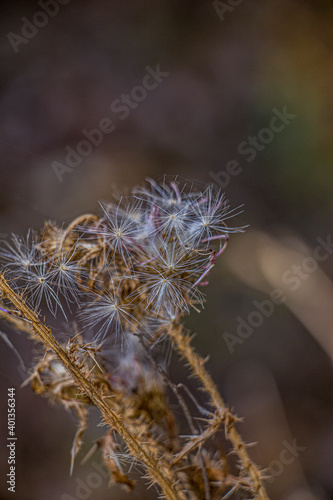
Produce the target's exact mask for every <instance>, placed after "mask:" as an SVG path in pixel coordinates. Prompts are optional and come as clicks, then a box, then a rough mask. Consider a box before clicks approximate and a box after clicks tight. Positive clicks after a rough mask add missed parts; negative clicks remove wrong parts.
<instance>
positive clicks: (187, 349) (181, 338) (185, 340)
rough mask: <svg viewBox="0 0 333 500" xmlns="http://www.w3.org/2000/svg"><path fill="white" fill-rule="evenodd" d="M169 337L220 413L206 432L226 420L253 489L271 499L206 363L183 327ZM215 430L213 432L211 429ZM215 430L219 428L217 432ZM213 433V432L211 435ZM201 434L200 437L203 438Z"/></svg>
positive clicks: (191, 445)
mask: <svg viewBox="0 0 333 500" xmlns="http://www.w3.org/2000/svg"><path fill="white" fill-rule="evenodd" d="M169 335H170V337H171V338H172V340H173V342H174V343H175V345H176V346H177V349H178V350H179V352H180V354H181V355H182V357H183V358H185V359H186V360H187V362H188V364H189V366H190V367H191V369H192V372H193V374H194V375H195V376H196V377H197V378H198V379H199V380H200V382H201V383H202V385H203V387H204V389H205V390H206V391H207V393H208V394H209V395H210V398H211V402H212V404H213V406H214V407H215V408H216V410H217V414H216V416H215V417H214V418H213V419H212V421H211V425H210V426H209V427H208V428H207V429H206V431H205V432H204V434H205V433H207V434H208V435H210V432H211V431H213V430H214V427H216V424H217V421H218V420H220V421H223V422H224V425H225V432H226V437H227V438H228V439H229V440H230V441H231V443H232V445H233V447H234V449H235V451H236V453H237V454H238V456H239V459H240V462H241V465H242V467H243V468H244V469H245V470H246V471H247V473H248V474H249V476H250V478H251V481H252V489H253V491H254V492H255V493H256V494H257V495H258V498H260V500H268V496H267V493H266V490H265V488H264V486H263V483H262V477H261V474H260V471H259V469H258V467H257V466H256V465H255V464H254V463H253V462H252V460H251V459H250V457H249V455H248V452H247V449H246V448H247V447H246V444H245V443H244V441H243V440H242V438H241V436H240V434H239V433H238V431H237V429H236V427H235V423H234V422H235V421H236V420H238V419H237V418H236V417H235V416H234V415H232V413H231V412H230V410H229V409H228V407H227V406H226V404H225V402H224V401H223V399H222V397H221V395H220V393H219V392H218V390H217V387H216V385H215V384H214V382H213V380H212V378H211V376H210V375H209V373H208V372H207V370H206V369H205V367H204V364H205V360H204V359H203V358H201V357H200V356H199V355H198V354H196V352H194V350H193V348H192V346H191V337H190V336H189V335H187V334H184V333H183V327H182V326H175V327H174V328H171V329H170V330H169ZM210 427H212V429H210ZM215 430H216V429H215ZM212 434H213V432H212ZM201 437H202V435H201V436H200V438H201ZM200 438H198V437H197V438H195V439H194V440H193V441H192V442H191V443H188V444H187V445H186V446H185V447H184V448H183V450H182V451H181V452H180V453H179V454H178V456H177V457H176V460H177V461H178V460H179V459H180V458H181V455H185V454H186V453H188V451H189V448H191V449H193V448H194V447H195V446H198V445H199V444H200Z"/></svg>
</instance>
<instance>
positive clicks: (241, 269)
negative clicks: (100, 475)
mask: <svg viewBox="0 0 333 500" xmlns="http://www.w3.org/2000/svg"><path fill="white" fill-rule="evenodd" d="M0 9H1V16H0V19H1V20H0V26H1V46H0V52H1V61H2V63H1V67H0V74H1V96H0V155H1V160H0V232H1V233H2V237H6V234H8V233H10V232H16V233H23V234H24V233H26V231H27V230H28V228H29V227H33V228H38V227H40V226H41V225H42V224H43V222H44V220H45V219H51V220H56V221H58V222H62V221H64V222H68V221H70V220H71V219H73V218H74V217H75V216H77V215H79V214H81V213H83V212H90V211H96V210H98V200H107V199H110V197H111V196H112V192H113V190H114V189H115V186H116V187H117V188H121V189H122V188H125V187H127V188H131V187H132V186H134V185H135V184H138V183H141V182H143V181H144V179H145V178H146V177H147V176H151V177H154V178H160V177H161V176H163V175H164V174H179V175H180V176H182V177H183V178H185V179H188V180H190V181H198V182H201V183H203V184H207V183H211V182H215V181H214V179H215V180H216V175H217V176H218V177H219V178H220V179H222V175H223V174H222V173H221V172H222V171H225V168H226V165H227V163H228V162H229V161H231V160H236V161H238V162H239V165H240V166H241V170H242V171H241V172H240V173H239V174H238V175H235V176H233V177H232V178H231V180H230V183H229V184H228V185H225V191H226V193H227V196H228V198H229V199H230V202H231V204H232V206H237V205H240V204H244V213H243V214H242V215H240V216H239V217H237V221H236V220H235V221H234V223H235V224H239V225H242V224H249V226H250V227H249V228H248V230H247V231H246V233H245V234H240V235H236V236H234V237H232V239H231V241H230V244H229V246H228V248H227V251H226V253H225V255H223V256H222V257H221V258H220V259H219V261H218V263H217V265H216V267H215V270H214V272H213V273H212V274H211V277H210V286H209V287H208V288H207V289H206V290H205V292H206V293H207V303H206V307H205V310H204V311H202V312H201V314H200V315H198V314H196V313H195V312H194V313H193V314H192V316H191V317H190V318H189V319H188V320H187V324H188V326H189V327H191V328H192V329H193V330H195V331H196V332H197V337H196V340H195V343H196V346H197V348H198V350H199V351H200V352H201V353H202V354H205V355H206V354H208V353H210V362H209V363H208V365H207V366H208V368H209V370H210V372H211V373H212V375H213V376H214V379H215V381H216V382H217V383H218V385H219V387H220V389H221V391H222V393H223V395H224V396H225V398H226V399H227V401H228V403H229V405H230V406H232V407H233V408H234V410H235V411H236V412H237V413H238V414H239V415H241V416H243V417H244V423H243V424H242V426H241V432H242V434H243V435H244V436H245V437H246V439H247V440H248V441H258V445H257V446H256V447H255V448H253V449H252V456H253V457H254V458H255V460H256V461H257V462H258V463H260V464H261V465H262V466H265V467H267V466H270V465H271V466H272V463H275V467H279V465H276V461H279V460H280V459H279V457H280V453H281V452H282V451H283V449H284V448H285V443H286V442H288V443H290V444H291V443H293V440H295V439H296V443H297V445H298V446H302V447H303V448H305V449H304V450H303V451H300V452H299V456H298V457H295V460H294V461H293V462H292V463H290V464H288V465H284V466H283V470H282V471H280V472H281V474H280V475H279V476H276V477H274V480H273V481H272V482H271V483H270V484H269V485H268V488H269V493H270V496H271V498H272V499H274V500H275V499H288V500H303V499H305V500H307V499H309V500H311V499H314V498H316V499H328V498H333V469H332V464H333V421H332V415H333V412H332V410H333V402H332V384H333V371H332V359H333V348H332V345H333V340H332V324H333V323H332V321H333V314H332V312H331V310H332V305H333V291H332V290H333V287H332V283H331V280H332V278H333V259H332V258H328V259H327V260H326V261H324V262H321V263H319V265H320V269H319V268H318V269H317V270H315V271H314V272H311V273H310V272H308V273H307V277H303V278H302V279H301V284H300V286H299V288H298V289H297V290H295V291H291V290H290V287H289V288H288V286H287V285H286V283H285V282H283V278H282V277H283V275H284V273H285V272H286V271H288V270H290V269H291V268H292V266H293V265H295V264H299V263H301V265H302V264H303V263H304V258H305V257H306V256H307V255H312V254H313V251H314V249H315V247H316V246H317V245H318V242H317V241H316V240H317V238H320V237H321V238H323V239H324V240H326V239H327V237H328V236H329V235H330V234H331V232H332V215H333V213H332V211H333V205H332V181H333V168H332V156H333V147H332V132H333V113H332V112H333V91H332V88H333V72H332V68H333V63H332V45H333V43H332V42H333V40H332V21H333V6H332V3H331V2H328V1H324V0H316V1H314V0H313V1H312V0H308V1H305V0H304V1H301V0H299V1H287V0H280V1H279V2H274V1H271V0H269V1H267V0H266V1H263V0H261V1H256V0H253V1H247V0H245V1H244V2H240V3H239V5H238V6H235V7H234V8H233V10H228V11H226V12H225V13H224V19H223V20H222V19H220V17H222V16H221V15H220V16H219V15H218V13H217V11H216V9H215V8H214V5H213V2H211V1H207V2H206V1H199V0H191V1H183V0H180V1H159V2H153V1H146V0H141V1H140V2H138V1H137V2H135V1H127V2H116V1H113V0H112V1H110V0H109V1H106V0H105V1H104V0H97V1H94V2H92V1H90V2H89V1H83V0H81V1H80V2H79V1H78V0H71V1H70V2H69V3H68V4H67V5H60V6H59V12H58V13H57V15H55V16H54V17H53V18H49V21H48V23H47V25H46V26H45V27H41V28H40V29H38V33H37V34H36V36H34V37H33V38H32V39H31V40H29V41H28V43H26V44H24V43H22V44H19V45H18V51H17V53H15V51H14V49H13V46H12V45H11V43H10V40H9V39H8V33H10V32H13V33H16V34H17V35H21V32H22V26H23V24H24V21H22V17H24V16H25V17H26V18H27V19H28V20H32V19H33V16H34V14H35V13H36V12H37V11H40V10H41V8H40V6H39V5H38V4H37V2H32V1H24V2H23V1H22V2H18V1H12V2H2V3H1V7H0ZM220 14H221V13H220ZM158 64H159V65H160V68H161V70H162V71H164V72H168V73H169V76H168V77H167V78H165V80H164V81H163V82H162V83H161V84H160V85H159V86H158V88H156V89H155V90H152V91H150V92H148V94H147V97H146V98H145V99H144V100H143V101H142V102H140V103H139V105H138V106H137V108H136V109H133V110H131V111H130V114H129V116H128V117H127V118H126V119H125V120H120V119H119V114H118V115H117V114H116V113H114V112H112V111H111V110H110V105H111V103H113V102H114V100H115V99H117V98H119V96H120V95H121V94H122V93H130V92H131V91H132V89H133V88H134V87H135V86H137V85H141V83H142V80H143V78H144V76H145V75H146V73H147V70H146V69H145V68H146V67H147V66H150V67H152V68H155V67H156V65H158ZM284 106H286V107H287V110H288V113H291V114H294V115H296V117H295V118H294V119H293V120H291V121H290V124H289V125H287V126H286V127H285V128H284V130H283V131H281V132H279V133H275V134H274V137H273V139H272V140H271V142H270V143H268V144H266V145H265V147H264V148H262V150H261V151H258V152H257V154H256V158H255V159H254V160H253V161H250V162H248V161H247V158H248V155H247V156H246V155H242V154H240V153H239V152H238V147H239V145H240V144H241V143H242V142H243V141H246V140H247V138H248V136H250V135H252V136H257V135H258V132H260V131H261V129H263V128H265V127H267V126H268V124H269V122H270V120H271V118H272V117H273V111H272V110H273V109H274V108H277V109H278V110H280V111H282V109H283V107H284ZM103 118H110V119H112V121H113V122H114V124H115V130H114V131H113V132H112V133H111V134H108V135H105V136H104V140H103V142H102V144H101V145H100V146H98V147H95V148H93V151H92V153H91V154H90V155H89V156H87V157H86V158H84V159H83V161H82V163H81V164H80V165H79V166H77V167H76V168H75V169H73V171H72V172H70V173H65V174H64V175H63V181H62V182H59V180H58V178H57V176H56V175H55V172H54V169H53V164H54V163H53V162H54V161H58V162H60V163H64V162H65V156H66V149H65V148H66V146H70V147H72V148H76V146H77V144H78V143H79V142H80V141H81V140H83V139H85V137H84V136H83V134H82V130H83V129H88V130H91V129H93V128H96V127H97V126H98V123H99V122H100V120H101V119H103ZM263 137H264V136H263ZM211 172H213V173H214V174H215V177H212V175H211ZM277 287H279V288H282V289H283V290H284V291H285V292H286V296H287V300H286V302H285V303H284V305H279V306H276V307H275V309H274V312H273V313H272V314H271V315H270V316H269V317H267V318H265V319H264V321H263V323H262V325H261V326H260V327H257V328H254V331H253V333H252V335H250V336H249V338H247V339H245V340H244V342H243V343H240V344H237V345H235V346H234V352H230V350H229V349H228V346H227V343H226V341H225V335H224V334H225V332H229V333H230V334H233V335H236V333H237V332H236V330H237V325H238V320H237V318H239V317H241V318H243V319H244V320H247V318H248V316H249V315H250V314H251V312H253V311H255V310H256V307H255V306H254V304H253V301H255V300H257V301H259V302H262V301H263V300H264V299H267V298H269V292H270V291H271V290H273V289H274V288H277ZM1 329H2V330H5V331H7V330H6V327H5V325H1ZM11 339H12V341H13V344H14V345H15V346H16V347H17V348H18V350H19V352H20V353H21V355H22V357H23V358H24V361H25V363H26V365H27V366H28V367H29V366H30V363H31V359H32V356H33V355H34V351H33V349H32V348H31V345H30V343H29V341H27V340H26V339H24V336H23V335H13V334H11ZM17 365H18V361H17V359H16V357H15V355H14V353H13V352H12V351H11V350H10V349H9V348H8V346H7V345H6V344H5V343H4V342H1V344H0V374H1V394H2V395H1V401H2V402H1V408H2V409H1V412H0V413H1V414H0V419H1V429H2V432H5V426H4V422H5V419H6V392H7V387H9V386H14V387H16V392H17V407H18V416H17V419H18V420H17V425H18V434H17V435H18V444H17V453H18V466H17V493H16V494H15V495H13V494H8V492H7V491H6V485H5V481H4V477H5V474H6V473H7V464H6V459H7V452H6V448H5V445H4V444H3V443H4V441H2V450H1V461H0V465H1V480H0V482H1V491H0V496H1V498H17V499H19V500H30V499H31V500H32V499H33V500H46V499H47V500H60V499H63V497H62V495H64V494H65V493H67V494H68V495H72V496H73V497H74V498H77V497H76V495H75V488H76V484H77V482H76V481H77V478H82V479H84V478H85V477H86V476H87V474H89V472H91V471H92V469H91V465H89V463H88V464H87V466H86V467H85V468H83V467H82V466H80V465H79V463H78V465H77V466H76V469H75V471H74V475H73V477H72V478H70V477H69V473H68V471H69V450H70V447H71V441H72V437H73V435H74V432H75V421H74V419H73V418H72V416H71V415H69V414H66V413H65V412H64V411H63V410H62V409H61V408H58V407H56V406H51V405H50V404H49V403H48V401H47V400H45V399H42V398H40V397H38V396H37V395H35V394H33V393H32V391H31V389H30V388H29V387H26V388H24V389H20V388H19V386H20V384H21V382H22V381H23V380H24V378H25V375H24V373H23V372H22V371H20V370H19V369H18V366H17ZM98 422H99V417H98V415H97V414H96V415H95V416H94V417H93V418H92V422H91V424H92V425H91V430H90V431H89V433H88V434H87V442H88V443H89V442H90V441H91V440H92V439H94V438H95V437H96V436H98V435H100V434H101V432H102V430H101V429H97V430H96V429H95V425H96V424H97V423H98ZM2 435H4V434H2ZM87 446H88V448H87V449H89V445H87ZM274 461H275V462H274ZM106 486H107V481H106V480H104V482H103V485H102V486H100V487H99V488H98V489H96V490H95V491H94V492H93V493H92V494H91V495H90V496H89V498H91V499H94V500H95V499H96V500H97V499H98V500H104V499H105V500H106V499H111V498H112V499H114V500H116V499H122V498H127V496H126V494H125V493H123V492H122V491H121V490H119V489H118V488H115V489H111V490H107V488H106ZM155 496H156V495H155V493H154V492H149V493H147V492H146V491H145V488H144V487H141V488H140V487H139V488H138V489H137V490H135V492H134V493H133V494H132V495H131V497H132V498H137V499H139V498H154V497H155ZM65 498H66V497H65ZM128 498H130V497H128ZM67 500H68V499H67Z"/></svg>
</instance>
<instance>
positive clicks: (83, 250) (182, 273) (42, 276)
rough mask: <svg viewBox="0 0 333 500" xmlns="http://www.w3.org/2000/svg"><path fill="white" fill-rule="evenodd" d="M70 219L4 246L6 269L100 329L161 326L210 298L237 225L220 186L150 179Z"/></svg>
mask: <svg viewBox="0 0 333 500" xmlns="http://www.w3.org/2000/svg"><path fill="white" fill-rule="evenodd" d="M101 208H102V215H101V216H96V215H86V216H82V217H80V218H79V219H77V220H75V221H73V222H72V224H70V226H68V227H67V228H60V227H57V226H56V225H55V224H52V223H47V224H46V225H45V227H44V229H43V230H42V231H41V232H40V233H39V234H37V233H34V232H33V231H29V233H28V235H27V236H26V238H19V237H18V236H16V235H13V237H12V240H11V242H6V247H5V248H3V249H2V250H1V253H0V260H1V261H2V262H3V266H4V268H5V271H6V274H7V276H8V277H9V278H10V279H13V280H14V283H15V286H16V288H17V289H19V290H20V291H22V292H23V293H24V296H25V298H26V300H27V301H28V303H29V304H30V305H31V306H33V307H34V308H35V309H40V308H42V307H43V306H45V305H46V307H47V309H48V311H50V312H51V313H52V314H53V315H54V316H56V315H57V314H58V313H60V314H62V315H64V316H65V317H66V318H67V316H68V315H69V314H73V313H75V314H76V318H77V317H78V318H79V322H80V325H81V326H82V328H84V329H85V330H87V329H89V330H92V331H93V332H94V335H95V337H96V338H110V337H112V336H114V335H116V336H119V335H125V336H126V334H127V333H129V332H132V333H140V334H142V335H145V336H149V337H150V336H152V335H156V334H158V332H160V333H163V331H164V330H165V328H166V325H168V323H170V322H172V321H173V320H174V319H175V318H176V317H178V316H182V315H184V314H186V313H188V312H190V310H191V308H195V309H197V308H198V307H201V306H202V305H203V301H204V295H203V293H202V291H201V290H200V288H201V287H202V285H205V284H206V283H207V281H206V278H207V276H208V274H209V272H210V271H211V269H212V267H213V266H214V264H215V260H216V258H217V257H218V256H219V255H220V254H221V253H222V252H223V250H224V249H225V247H226V244H227V242H228V237H229V234H230V233H231V232H236V231H240V230H242V229H243V228H237V227H236V228H235V227H233V228H228V227H227V221H228V220H229V219H230V218H232V217H233V216H235V215H237V214H238V213H239V209H234V210H232V209H230V206H229V203H228V201H227V200H226V199H225V196H224V194H223V193H221V192H220V191H216V190H214V188H213V186H208V187H207V188H205V189H204V190H202V191H200V190H197V189H194V187H193V186H192V185H189V184H180V183H179V182H177V179H173V180H171V181H170V182H167V181H166V180H165V179H164V180H163V181H162V182H160V183H157V182H155V181H153V180H149V183H148V185H147V186H145V187H137V188H135V189H134V190H133V191H132V194H131V195H130V196H128V197H121V198H120V200H118V202H113V203H101Z"/></svg>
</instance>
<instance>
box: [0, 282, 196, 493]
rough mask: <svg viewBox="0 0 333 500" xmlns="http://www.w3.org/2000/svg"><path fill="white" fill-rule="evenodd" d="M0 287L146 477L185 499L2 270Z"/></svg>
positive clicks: (167, 470)
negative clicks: (141, 465) (98, 411)
mask: <svg viewBox="0 0 333 500" xmlns="http://www.w3.org/2000/svg"><path fill="white" fill-rule="evenodd" d="M0 290H1V291H2V295H3V297H4V298H7V299H8V300H9V301H10V302H11V303H12V304H13V306H14V307H16V309H17V310H18V311H19V313H20V314H21V316H22V317H23V318H25V319H26V320H27V321H29V322H30V324H31V326H32V328H33V330H34V331H35V333H36V335H37V336H38V337H39V338H40V339H41V340H42V342H43V343H44V345H45V346H46V347H47V348H48V349H51V350H52V351H54V352H55V354H56V355H57V356H58V358H59V359H60V361H61V362H62V364H63V366H64V367H65V368H66V369H67V370H68V371H69V372H70V373H71V375H72V376H73V378H74V380H75V381H76V382H77V384H78V386H79V387H80V388H81V390H82V391H83V392H84V393H85V394H86V395H87V396H88V397H89V398H90V399H91V401H92V402H93V403H94V404H95V405H96V406H97V407H98V408H99V410H100V411H101V413H102V415H103V418H104V420H105V422H106V423H107V424H108V425H109V426H110V427H111V429H114V430H116V431H117V432H118V434H119V435H120V436H121V437H122V438H123V439H124V441H125V442H126V444H127V447H128V449H129V451H130V453H131V455H132V456H133V457H135V458H136V459H137V460H139V461H141V462H142V463H144V464H145V466H146V467H147V470H148V474H149V476H150V478H151V479H152V481H153V482H154V483H157V484H159V486H160V488H161V489H162V491H163V494H164V496H165V498H166V499H167V500H185V499H186V496H185V495H184V494H183V492H182V491H181V490H180V489H179V487H177V483H176V480H175V477H174V474H173V471H172V469H171V467H170V466H169V464H167V463H166V462H165V461H164V460H163V458H162V457H158V458H159V460H158V461H157V459H156V457H155V456H154V455H153V454H152V453H150V452H148V451H147V450H146V449H145V448H144V445H143V443H140V436H137V435H135V434H134V433H133V430H131V431H130V430H129V429H128V428H127V427H126V426H125V425H124V423H123V422H122V420H121V418H120V416H119V415H118V413H116V412H115V411H114V410H112V409H111V408H110V406H109V405H108V404H107V402H106V401H105V399H104V398H103V395H102V394H101V393H100V392H99V391H98V390H97V389H96V388H95V387H94V386H93V384H92V383H91V382H90V381H89V380H88V379H87V378H85V377H84V376H83V374H82V373H81V371H80V370H79V368H78V367H77V366H76V365H75V363H73V362H72V361H71V359H70V358H69V357H68V355H67V353H66V352H65V351H64V350H63V348H62V347H61V346H60V344H59V343H58V342H57V341H56V339H55V338H54V337H53V335H52V332H51V330H50V329H49V328H48V327H46V326H45V325H44V323H42V322H41V321H40V319H39V318H38V316H37V314H36V313H35V312H34V311H33V310H31V309H30V308H29V307H28V306H27V305H26V303H25V301H24V300H23V299H22V297H20V296H19V295H17V294H16V293H15V292H14V291H13V290H12V289H11V287H10V286H9V284H8V282H7V281H6V279H5V277H4V275H3V274H2V273H0Z"/></svg>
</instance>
